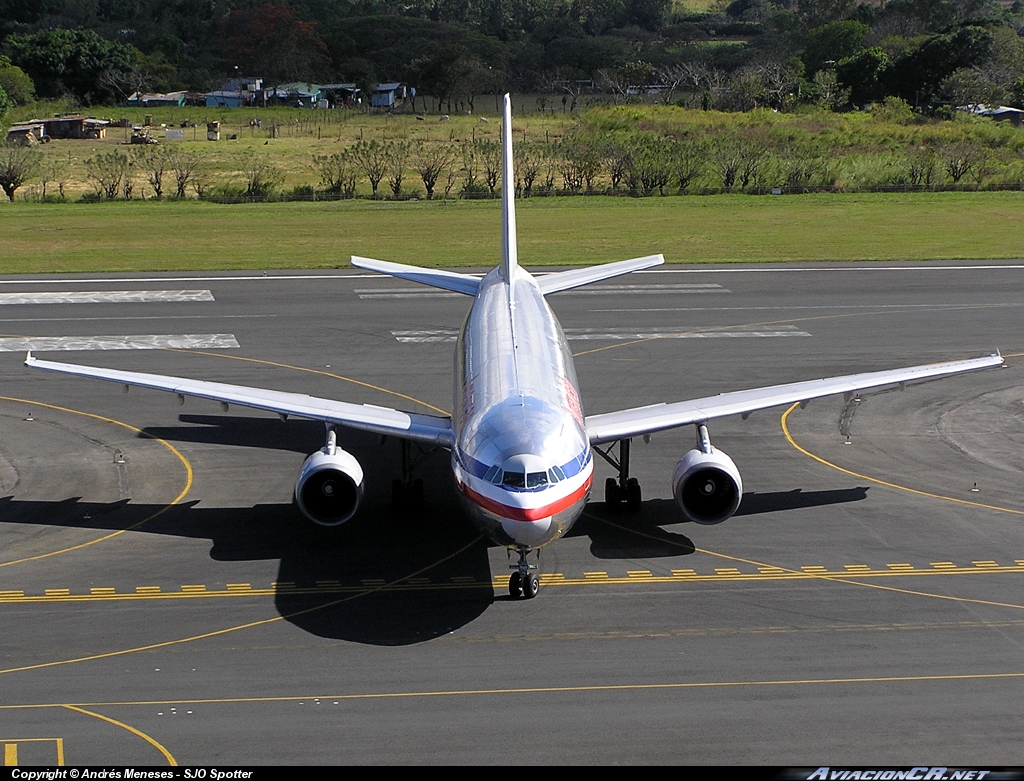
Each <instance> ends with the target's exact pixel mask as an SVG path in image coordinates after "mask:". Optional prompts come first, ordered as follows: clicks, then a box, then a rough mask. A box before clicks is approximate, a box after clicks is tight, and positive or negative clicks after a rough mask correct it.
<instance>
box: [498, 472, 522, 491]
mask: <svg viewBox="0 0 1024 781" xmlns="http://www.w3.org/2000/svg"><path fill="white" fill-rule="evenodd" d="M502 484H503V485H507V486H509V487H510V488H525V487H526V475H525V474H523V473H522V472H506V473H505V477H504V478H503V479H502Z"/></svg>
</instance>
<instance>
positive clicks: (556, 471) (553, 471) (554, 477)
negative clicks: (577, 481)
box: [548, 466, 565, 483]
mask: <svg viewBox="0 0 1024 781" xmlns="http://www.w3.org/2000/svg"><path fill="white" fill-rule="evenodd" d="M548 479H549V480H550V481H551V482H552V483H560V482H562V481H563V480H565V472H563V471H562V467H560V466H553V467H551V468H550V469H549V470H548Z"/></svg>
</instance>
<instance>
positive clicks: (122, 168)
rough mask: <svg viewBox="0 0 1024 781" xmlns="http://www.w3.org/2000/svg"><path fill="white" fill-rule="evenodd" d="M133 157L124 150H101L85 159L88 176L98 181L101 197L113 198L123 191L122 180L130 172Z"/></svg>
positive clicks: (97, 185)
mask: <svg viewBox="0 0 1024 781" xmlns="http://www.w3.org/2000/svg"><path fill="white" fill-rule="evenodd" d="M131 163H132V161H131V159H130V158H129V157H128V155H126V154H124V153H123V152H118V151H114V152H101V153H100V154H96V155H93V156H92V157H90V158H89V159H88V160H86V161H85V169H86V171H87V172H88V176H89V178H90V179H92V180H93V181H94V182H95V183H96V188H97V191H98V192H99V194H100V196H101V197H104V198H106V199H107V200H113V199H114V198H116V197H117V195H118V193H119V192H120V191H121V182H122V181H123V180H124V178H125V176H126V175H127V174H128V171H129V168H130V167H131Z"/></svg>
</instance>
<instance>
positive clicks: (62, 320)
mask: <svg viewBox="0 0 1024 781" xmlns="http://www.w3.org/2000/svg"><path fill="white" fill-rule="evenodd" d="M278 316H279V315H136V316H121V317H0V323H89V322H94V321H96V320H103V321H104V322H106V321H109V320H265V319H266V318H268V317H278Z"/></svg>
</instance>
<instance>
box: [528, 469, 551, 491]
mask: <svg viewBox="0 0 1024 781" xmlns="http://www.w3.org/2000/svg"><path fill="white" fill-rule="evenodd" d="M547 484H548V473H547V472H530V473H529V474H528V475H526V487H527V488H537V487H538V486H541V485H547Z"/></svg>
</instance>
